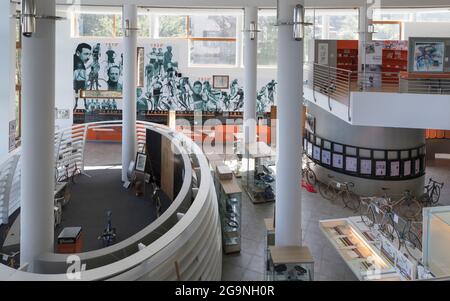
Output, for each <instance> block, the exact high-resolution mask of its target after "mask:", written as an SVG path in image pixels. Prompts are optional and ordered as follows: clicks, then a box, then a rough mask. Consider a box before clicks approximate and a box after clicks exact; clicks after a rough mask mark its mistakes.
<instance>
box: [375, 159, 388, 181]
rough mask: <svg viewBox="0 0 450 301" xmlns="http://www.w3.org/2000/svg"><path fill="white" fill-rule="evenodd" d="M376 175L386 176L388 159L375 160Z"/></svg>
mask: <svg viewBox="0 0 450 301" xmlns="http://www.w3.org/2000/svg"><path fill="white" fill-rule="evenodd" d="M375 175H376V176H377V177H384V176H386V161H376V162H375Z"/></svg>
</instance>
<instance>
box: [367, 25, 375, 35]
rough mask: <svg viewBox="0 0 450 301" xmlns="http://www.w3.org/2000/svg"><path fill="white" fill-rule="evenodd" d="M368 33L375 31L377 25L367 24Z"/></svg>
mask: <svg viewBox="0 0 450 301" xmlns="http://www.w3.org/2000/svg"><path fill="white" fill-rule="evenodd" d="M367 33H375V25H373V24H369V25H367Z"/></svg>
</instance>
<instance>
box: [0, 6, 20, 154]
mask: <svg viewBox="0 0 450 301" xmlns="http://www.w3.org/2000/svg"><path fill="white" fill-rule="evenodd" d="M15 7H16V5H15V4H13V3H10V2H9V1H1V2H0V41H2V42H3V43H4V44H3V46H2V47H0V66H2V68H0V108H1V110H0V158H4V157H5V156H6V155H7V154H8V152H9V122H10V121H12V120H14V119H15V93H16V89H15V75H16V23H15V19H14V18H11V17H10V16H11V15H13V14H15V13H16V10H15ZM17 122H18V120H17ZM17 126H18V124H17Z"/></svg>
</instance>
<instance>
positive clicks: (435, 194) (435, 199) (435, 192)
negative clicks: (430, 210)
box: [430, 186, 441, 206]
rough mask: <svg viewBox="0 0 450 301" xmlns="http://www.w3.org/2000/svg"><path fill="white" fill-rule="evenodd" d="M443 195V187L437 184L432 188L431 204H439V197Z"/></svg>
mask: <svg viewBox="0 0 450 301" xmlns="http://www.w3.org/2000/svg"><path fill="white" fill-rule="evenodd" d="M440 197H441V187H439V186H435V187H434V188H433V189H432V190H431V194H430V202H431V205H432V206H434V205H437V204H438V203H439V198H440Z"/></svg>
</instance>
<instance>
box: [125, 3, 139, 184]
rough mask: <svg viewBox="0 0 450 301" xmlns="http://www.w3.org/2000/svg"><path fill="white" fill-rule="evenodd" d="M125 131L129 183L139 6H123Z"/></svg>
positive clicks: (134, 111) (133, 127)
mask: <svg viewBox="0 0 450 301" xmlns="http://www.w3.org/2000/svg"><path fill="white" fill-rule="evenodd" d="M123 20H124V25H125V27H127V26H128V27H129V28H131V30H127V29H126V28H125V29H124V33H126V34H124V38H123V45H124V54H123V129H122V181H124V182H125V181H127V171H128V166H129V165H130V162H131V161H133V160H134V158H135V156H136V60H137V31H136V30H135V28H137V27H138V26H137V25H138V24H137V6H136V5H124V6H123Z"/></svg>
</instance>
